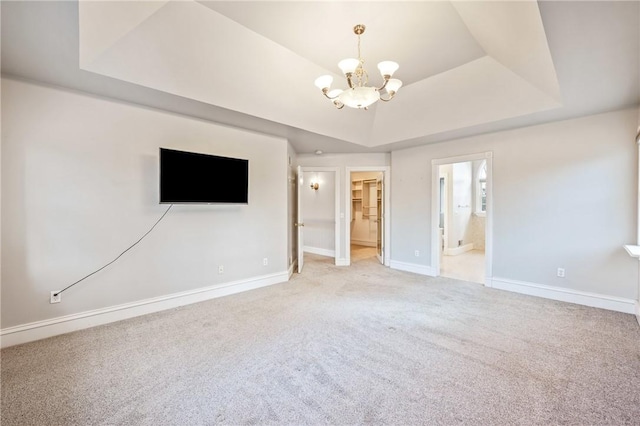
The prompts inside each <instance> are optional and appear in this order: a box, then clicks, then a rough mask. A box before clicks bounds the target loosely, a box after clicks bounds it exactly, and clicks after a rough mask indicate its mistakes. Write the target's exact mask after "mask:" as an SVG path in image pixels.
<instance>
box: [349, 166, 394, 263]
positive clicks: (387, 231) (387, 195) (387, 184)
mask: <svg viewBox="0 0 640 426" xmlns="http://www.w3.org/2000/svg"><path fill="white" fill-rule="evenodd" d="M351 172H382V176H383V179H382V185H383V187H384V190H383V191H382V192H383V194H384V212H383V217H382V219H383V228H384V245H383V247H382V250H383V253H384V266H389V262H390V259H391V250H389V247H390V246H391V244H390V242H391V226H389V225H390V224H391V209H390V205H391V202H390V200H391V167H390V166H370V167H365V166H357V167H356V166H352V167H345V179H344V180H345V191H344V192H345V197H344V200H345V202H344V206H345V208H344V223H345V242H346V244H345V245H346V247H345V248H346V251H347V252H346V253H345V264H346V266H349V265H351Z"/></svg>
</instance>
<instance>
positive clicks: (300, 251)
mask: <svg viewBox="0 0 640 426" xmlns="http://www.w3.org/2000/svg"><path fill="white" fill-rule="evenodd" d="M302 180H303V177H302V167H301V166H298V220H297V221H296V223H295V226H296V229H297V230H298V273H301V272H302V267H303V266H304V249H303V248H304V232H303V231H304V222H303V221H302V193H301V188H302V184H303V183H304V182H302Z"/></svg>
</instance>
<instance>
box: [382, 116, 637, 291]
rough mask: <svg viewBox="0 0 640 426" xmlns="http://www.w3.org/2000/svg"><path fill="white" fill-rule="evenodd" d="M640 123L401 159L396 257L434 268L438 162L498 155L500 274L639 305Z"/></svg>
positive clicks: (395, 197) (605, 123)
mask: <svg viewBox="0 0 640 426" xmlns="http://www.w3.org/2000/svg"><path fill="white" fill-rule="evenodd" d="M637 120H638V112H637V110H636V109H629V110H623V111H617V112H611V113H607V114H600V115H594V116H588V117H583V118H578V119H573V120H566V121H561V122H555V123H549V124H544V125H540V126H534V127H527V128H521V129H516V130H511V131H505V132H500V133H492V134H485V135H480V136H475V137H470V138H465V139H460V140H454V141H449V142H446V143H440V144H433V145H426V146H422V147H417V148H412V149H406V150H399V151H394V152H392V154H391V174H392V181H391V186H392V193H391V203H392V206H393V217H392V230H391V231H392V252H391V254H392V259H393V260H394V261H397V262H404V263H406V264H416V265H418V266H427V267H429V266H432V265H430V259H431V255H430V253H431V245H430V242H431V230H430V226H431V160H432V159H440V158H447V157H452V156H456V155H464V154H470V153H479V152H484V151H492V152H493V206H492V207H493V237H494V239H493V276H494V277H502V278H506V279H510V280H519V281H522V282H529V283H537V284H543V285H549V286H554V287H561V288H567V289H573V290H579V291H583V292H593V293H598V294H603V295H610V296H616V297H620V298H630V299H637V294H636V293H637V282H638V281H637V280H638V271H637V264H635V262H629V258H628V256H627V255H626V253H625V252H624V250H623V249H622V246H623V244H627V243H628V242H629V241H633V240H634V238H635V235H636V234H635V232H636V193H635V191H636V184H637V182H636V180H637V164H636V154H635V152H636V151H635V150H636V147H635V144H634V138H635V131H636V126H637ZM414 250H419V251H420V253H421V255H420V257H418V258H416V257H415V256H414ZM422 253H424V255H423V254H422ZM558 267H563V268H565V269H566V278H564V279H563V278H558V277H556V269H557V268H558Z"/></svg>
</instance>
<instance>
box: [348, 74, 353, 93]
mask: <svg viewBox="0 0 640 426" xmlns="http://www.w3.org/2000/svg"><path fill="white" fill-rule="evenodd" d="M351 77H353V73H350V72H348V73H347V83H348V84H349V89H353V81H352V80H351Z"/></svg>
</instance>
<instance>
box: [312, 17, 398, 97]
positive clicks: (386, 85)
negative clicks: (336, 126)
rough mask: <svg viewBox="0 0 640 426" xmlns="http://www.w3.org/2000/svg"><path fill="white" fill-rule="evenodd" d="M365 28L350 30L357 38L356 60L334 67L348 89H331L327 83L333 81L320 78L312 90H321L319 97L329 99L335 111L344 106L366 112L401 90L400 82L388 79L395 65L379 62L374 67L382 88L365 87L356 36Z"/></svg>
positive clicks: (342, 62)
mask: <svg viewBox="0 0 640 426" xmlns="http://www.w3.org/2000/svg"><path fill="white" fill-rule="evenodd" d="M364 30H365V26H364V25H362V24H358V25H356V26H355V27H353V32H354V33H355V34H356V35H357V36H358V59H355V58H348V59H343V60H342V61H340V62H339V63H338V67H339V68H340V69H341V70H342V73H343V74H344V75H345V77H347V84H348V85H349V88H348V89H346V90H340V89H333V90H331V83H333V77H331V76H330V75H323V76H321V77H318V78H317V79H316V81H315V85H316V87H318V89H320V90H322V94H324V96H326V97H327V98H329V99H330V100H331V101H332V102H333V104H334V105H335V106H336V108H338V109H342V108H344V106H345V105H346V106H348V107H351V108H361V109H367V108H368V107H369V105H372V104H374V103H375V102H377V101H378V100H380V101H384V102H388V101H390V100H391V99H392V98H393V97H394V95H395V94H396V93H397V92H398V89H400V87H402V82H401V81H400V80H398V79H395V78H391V76H392V75H393V73H394V72H395V71H396V70H397V69H398V67H399V65H398V64H397V63H395V62H392V61H383V62H380V63H379V64H378V70H380V74H381V75H382V78H383V79H384V82H383V83H382V86H380V87H375V86H368V84H369V74H367V71H365V69H364V68H363V64H364V59H362V56H361V55H360V36H361V35H362V33H364ZM383 89H386V91H387V96H388V97H387V98H383V97H382V96H380V91H381V90H383Z"/></svg>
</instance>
